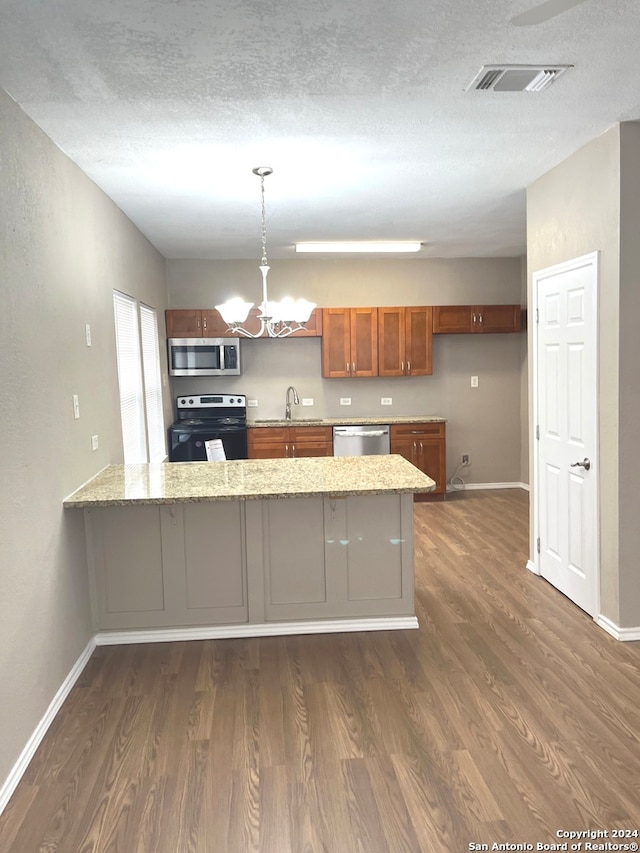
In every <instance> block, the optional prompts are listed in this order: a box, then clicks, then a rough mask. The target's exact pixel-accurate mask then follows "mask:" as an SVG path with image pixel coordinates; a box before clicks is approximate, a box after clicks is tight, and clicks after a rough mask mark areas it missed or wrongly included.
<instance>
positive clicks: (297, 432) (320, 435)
mask: <svg viewBox="0 0 640 853" xmlns="http://www.w3.org/2000/svg"><path fill="white" fill-rule="evenodd" d="M289 439H290V440H291V441H294V442H296V443H297V444H304V442H305V441H313V442H316V441H332V440H333V431H332V429H331V427H325V426H295V427H289Z"/></svg>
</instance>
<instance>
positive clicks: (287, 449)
mask: <svg viewBox="0 0 640 853" xmlns="http://www.w3.org/2000/svg"><path fill="white" fill-rule="evenodd" d="M284 455H285V456H286V457H287V458H289V445H288V444H285V446H284Z"/></svg>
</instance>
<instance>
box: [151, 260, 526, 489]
mask: <svg viewBox="0 0 640 853" xmlns="http://www.w3.org/2000/svg"><path fill="white" fill-rule="evenodd" d="M271 267H272V269H271V272H270V273H269V275H270V282H269V295H270V296H272V297H275V298H279V297H281V296H284V295H286V294H287V293H288V294H290V295H304V296H306V297H307V298H309V299H312V300H313V301H315V302H316V303H317V304H318V305H321V306H332V305H333V306H340V305H345V306H357V305H421V304H426V305H437V304H447V303H456V302H458V303H462V304H468V303H471V304H483V303H520V299H521V261H520V259H519V258H489V259H485V258H482V259H478V258H467V259H461V260H424V259H410V260H407V259H402V260H393V259H388V260H381V261H371V260H367V261H364V260H355V259H351V260H346V261H345V260H332V261H321V260H315V261H314V260H309V259H295V260H282V261H273V262H272V264H271ZM167 271H168V285H169V302H170V304H171V307H173V308H181V307H182V308H186V307H190V308H196V307H199V308H206V307H213V306H214V305H215V304H217V303H219V302H220V301H223V300H224V299H226V298H228V297H230V296H233V295H239V294H244V295H245V298H249V296H250V297H251V298H252V299H255V300H256V301H258V300H259V298H260V274H259V271H258V267H257V262H256V261H224V262H215V261H202V260H200V261H187V260H173V261H168V262H167ZM523 338H524V336H523V335H486V336H479V335H441V336H437V337H436V338H435V339H434V348H433V349H434V352H433V358H434V371H433V376H428V377H406V378H393V379H385V378H370V379H352V380H349V379H322V377H321V375H320V372H321V357H320V352H321V350H320V341H319V340H318V339H306V340H305V339H298V340H282V341H272V340H260V341H243V342H242V355H243V368H244V369H243V374H242V376H240V377H238V378H237V379H231V378H229V379H211V380H206V379H199V380H188V379H177V380H174V383H173V390H174V393H175V394H181V393H183V392H187V391H192V392H194V393H198V392H205V391H208V390H210V389H213V390H218V391H223V390H229V391H230V392H232V391H237V392H239V393H245V394H247V396H248V397H250V398H251V397H253V398H255V399H257V400H258V402H259V407H258V409H253V410H251V411H250V415H252V416H254V417H263V418H264V417H266V418H269V417H278V416H282V415H283V413H284V399H285V390H286V388H287V386H288V385H290V384H293V385H295V386H296V388H297V390H298V392H299V393H300V396H301V397H302V396H304V397H312V398H313V399H314V407H313V408H308V409H300V410H298V411H296V412H295V415H296V416H298V417H311V416H313V415H318V416H324V417H342V416H343V415H352V416H354V417H358V416H372V417H380V419H381V421H384V418H385V416H387V417H388V415H389V414H390V413H394V414H402V415H414V414H418V415H419V414H427V415H429V414H436V415H442V416H443V417H446V418H448V425H447V460H448V461H447V475H448V477H451V476H452V475H453V473H454V472H455V470H456V467H457V465H458V462H459V458H460V454H461V453H462V452H465V453H470V455H471V460H472V465H471V467H470V468H469V469H467V470H465V471H461V472H460V473H461V474H462V475H464V477H465V479H466V481H467V482H468V483H495V482H521V468H522V465H521V423H520V417H521V385H522V381H521V373H522V367H521V364H522V357H523V355H522V354H523V349H522V348H523V346H526V344H523ZM472 374H475V375H478V376H479V387H478V388H477V389H472V388H471V387H470V377H471V375H472ZM341 397H351V400H352V405H351V406H350V407H348V408H347V407H344V406H340V402H339V401H340V398H341ZM381 397H391V398H392V399H393V405H392V407H388V406H382V405H381V404H380V398H381Z"/></svg>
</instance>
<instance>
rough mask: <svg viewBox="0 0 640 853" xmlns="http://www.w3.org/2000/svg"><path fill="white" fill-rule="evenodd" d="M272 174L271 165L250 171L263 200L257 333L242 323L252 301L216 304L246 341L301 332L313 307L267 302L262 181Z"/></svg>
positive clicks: (288, 300) (298, 302)
mask: <svg viewBox="0 0 640 853" xmlns="http://www.w3.org/2000/svg"><path fill="white" fill-rule="evenodd" d="M272 173H273V169H272V168H271V167H270V166H257V167H256V168H255V169H253V174H254V175H257V176H258V177H259V178H260V191H261V197H262V260H261V262H260V272H261V273H262V302H261V303H260V309H259V311H260V313H259V314H258V320H260V329H259V330H258V331H257V332H250V331H249V330H248V329H246V328H245V327H244V326H243V325H242V324H243V323H245V322H246V320H247V317H248V316H249V312H250V311H251V309H252V308H253V304H254V303H253V302H245V301H244V300H243V299H241V298H240V297H239V296H236V297H235V298H234V299H228V300H227V301H226V302H225V303H223V304H222V305H216V308H217V309H218V311H219V312H220V314H221V316H222V319H223V320H224V321H225V323H226V324H227V325H228V327H229V331H230V332H235V333H237V334H240V335H244V336H245V337H246V338H261V337H263V336H264V335H265V332H266V334H267V336H268V337H270V338H286V337H287V335H291V334H293V332H297V331H299V330H300V329H304V328H305V324H306V323H307V321H308V320H309V317H310V316H311V312H312V311H313V309H314V308H315V307H316V306H315V303H314V302H309V301H308V300H306V299H295V300H294V299H292V298H291V297H290V296H288V297H285V298H284V299H281V300H280V302H275V301H272V300H270V299H269V294H268V291H267V274H268V272H269V263H268V261H267V224H266V216H265V204H264V179H265V178H266V177H267V176H268V175H271V174H272Z"/></svg>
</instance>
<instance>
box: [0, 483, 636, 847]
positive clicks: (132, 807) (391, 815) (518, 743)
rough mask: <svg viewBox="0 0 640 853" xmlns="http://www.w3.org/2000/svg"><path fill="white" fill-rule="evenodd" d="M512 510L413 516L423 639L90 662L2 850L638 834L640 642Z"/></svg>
mask: <svg viewBox="0 0 640 853" xmlns="http://www.w3.org/2000/svg"><path fill="white" fill-rule="evenodd" d="M527 514H528V496H527V494H526V493H525V492H523V491H519V490H505V491H487V492H466V493H456V494H454V495H452V496H451V498H450V499H449V500H448V501H447V502H446V503H422V504H417V505H416V507H415V523H416V567H417V578H416V585H417V588H416V601H417V605H416V606H417V615H418V618H419V621H420V629H419V630H418V631H398V632H393V631H389V632H375V633H367V634H364V633H361V634H334V635H321V636H296V637H269V638H261V639H248V640H221V641H203V642H187V643H166V644H153V645H151V644H150V645H130V646H120V647H101V648H98V649H97V650H96V651H95V653H94V655H93V657H92V659H91V660H90V662H89V664H88V666H87V667H86V669H85V671H84V673H83V674H82V676H81V678H80V680H79V681H78V683H77V685H76V686H75V688H74V689H73V690H72V692H71V693H70V695H69V697H68V699H67V701H66V703H65V705H64V707H63V708H62V710H61V712H60V713H59V715H58V716H57V718H56V720H55V721H54V723H53V725H52V726H51V728H50V730H49V732H48V733H47V735H46V737H45V738H44V740H43V742H42V744H41V746H40V748H39V750H38V752H37V754H36V755H35V757H34V759H33V761H32V762H31V764H30V766H29V768H28V770H27V772H26V774H25V776H24V777H23V779H22V781H21V783H20V785H19V787H18V789H17V790H16V792H15V794H14V796H13V798H12V800H11V802H10V803H9V805H8V807H7V809H6V810H5V812H4V814H3V815H2V816H0V850H1V851H3V853H4V852H5V851H7V852H8V851H10V853H54V851H59V853H191V851H194V853H195V851H198V853H246V852H247V851H261V853H289V852H290V851H291V853H321V851H326V853H352V851H353V853H404V852H405V851H406V853H414V851H425V853H457V851H468V850H470V849H482V848H481V847H480V846H477V847H473V846H471V845H484V844H486V845H488V848H485V849H489V850H490V849H491V847H492V845H493V844H494V843H497V844H505V843H511V844H526V843H529V844H533V846H534V847H533V849H535V846H536V844H538V843H541V844H549V845H551V844H554V843H555V844H560V843H561V842H562V841H563V840H564V839H561V838H558V837H556V832H557V831H558V830H573V831H579V830H608V831H609V832H611V831H612V830H613V829H631V830H634V829H635V830H640V769H639V768H640V667H639V663H640V644H639V643H626V644H623V643H619V642H616V641H615V640H614V639H612V638H611V637H609V636H608V635H607V634H606V633H605V632H604V631H602V630H601V629H600V628H598V627H597V626H596V625H595V624H594V623H593V621H592V620H591V619H590V618H589V617H587V616H586V615H585V614H584V613H582V612H581V611H580V610H578V609H577V608H576V607H575V606H574V605H573V604H571V602H569V601H568V600H567V599H566V598H564V597H563V596H562V595H560V594H559V593H557V592H556V591H555V590H553V589H552V588H551V587H550V586H549V585H548V584H546V582H545V581H543V580H541V579H540V578H536V577H534V576H533V575H531V574H530V573H529V572H527V571H526V569H525V562H526V559H527ZM601 840H607V839H601ZM609 840H610V841H614V840H615V839H612V838H611V837H609ZM633 840H635V841H638V840H640V839H633ZM520 849H523V848H520ZM547 849H554V848H553V847H551V848H547ZM569 849H570V847H569ZM582 849H585V848H584V846H583V848H582Z"/></svg>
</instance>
